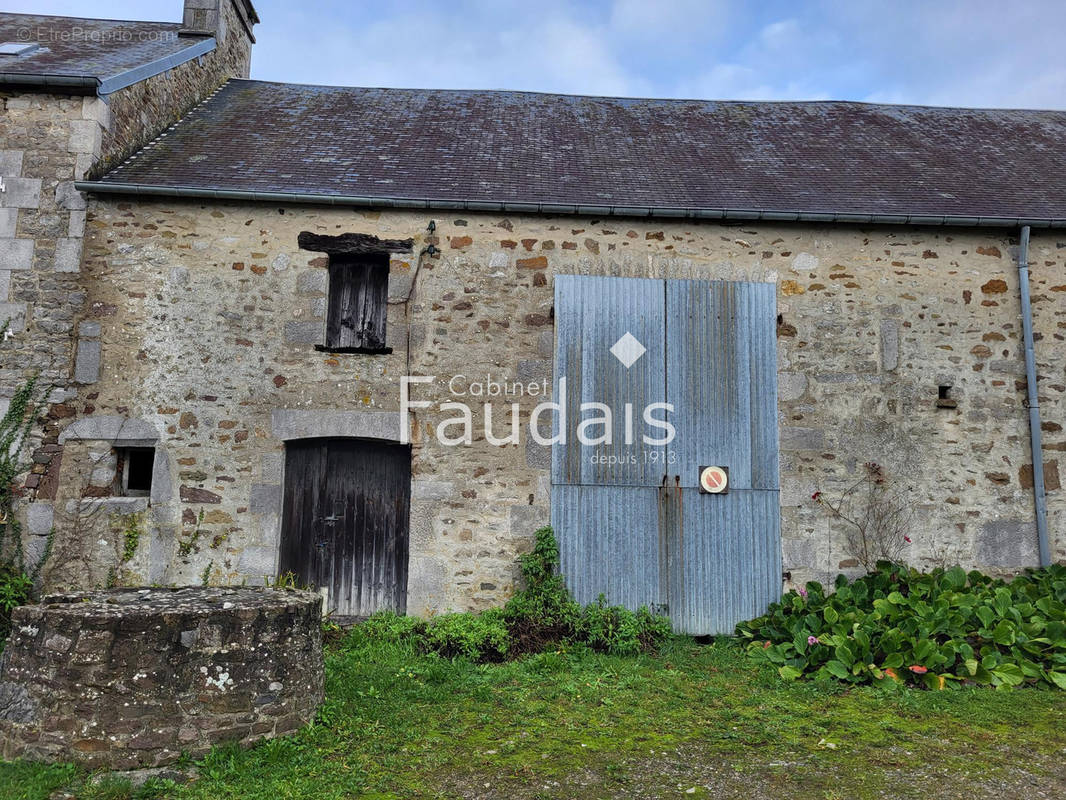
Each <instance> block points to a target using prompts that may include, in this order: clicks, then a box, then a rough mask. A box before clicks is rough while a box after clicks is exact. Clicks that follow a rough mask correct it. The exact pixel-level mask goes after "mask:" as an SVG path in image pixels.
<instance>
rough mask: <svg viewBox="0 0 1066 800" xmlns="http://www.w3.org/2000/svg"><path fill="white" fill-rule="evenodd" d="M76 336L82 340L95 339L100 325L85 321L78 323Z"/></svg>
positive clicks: (98, 334)
mask: <svg viewBox="0 0 1066 800" xmlns="http://www.w3.org/2000/svg"><path fill="white" fill-rule="evenodd" d="M78 336H80V337H82V338H83V339H95V338H97V337H99V336H100V323H99V322H93V321H91V320H85V321H83V322H79V323H78Z"/></svg>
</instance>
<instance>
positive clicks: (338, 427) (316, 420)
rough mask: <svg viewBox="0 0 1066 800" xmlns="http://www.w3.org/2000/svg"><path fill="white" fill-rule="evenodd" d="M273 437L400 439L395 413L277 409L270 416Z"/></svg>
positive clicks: (397, 416)
mask: <svg viewBox="0 0 1066 800" xmlns="http://www.w3.org/2000/svg"><path fill="white" fill-rule="evenodd" d="M271 424H272V428H273V431H274V435H275V436H276V437H277V438H278V439H281V440H283V441H286V440H289V439H309V438H319V437H327V436H350V437H355V438H363V439H384V440H388V441H399V440H400V414H399V412H396V411H333V410H323V411H316V410H305V409H287V408H279V409H276V410H275V411H274V412H273V413H272V414H271Z"/></svg>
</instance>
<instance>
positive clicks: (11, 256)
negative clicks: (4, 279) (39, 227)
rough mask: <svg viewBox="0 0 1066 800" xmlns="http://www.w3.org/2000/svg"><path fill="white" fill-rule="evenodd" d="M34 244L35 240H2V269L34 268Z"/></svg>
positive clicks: (0, 266)
mask: <svg viewBox="0 0 1066 800" xmlns="http://www.w3.org/2000/svg"><path fill="white" fill-rule="evenodd" d="M0 196H2V195H0ZM34 244H35V242H34V241H33V239H0V268H2V269H6V270H20V269H30V268H31V267H32V266H33V248H34Z"/></svg>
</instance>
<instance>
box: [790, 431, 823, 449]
mask: <svg viewBox="0 0 1066 800" xmlns="http://www.w3.org/2000/svg"><path fill="white" fill-rule="evenodd" d="M824 447H825V431H824V430H822V429H820V428H793V427H789V428H781V449H782V450H822V449H823V448H824Z"/></svg>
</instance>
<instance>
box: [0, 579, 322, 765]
mask: <svg viewBox="0 0 1066 800" xmlns="http://www.w3.org/2000/svg"><path fill="white" fill-rule="evenodd" d="M321 622H322V611H321V597H320V596H319V595H317V594H312V593H310V592H301V591H295V590H289V589H267V588H264V589H246V588H217V589H216V588H193V587H189V588H179V589H114V590H109V591H102V592H92V593H88V594H68V595H52V596H49V597H46V598H45V599H44V601H43V602H42V603H41V604H40V605H35V606H23V607H21V608H18V609H16V610H15V613H14V618H13V620H12V628H11V637H10V639H9V640H8V642H7V646H6V648H5V649H4V652H3V655H2V656H0V757H3V758H5V759H12V758H29V759H33V760H47V761H69V760H74V761H80V762H82V763H85V764H88V765H90V766H92V767H107V768H110V769H133V768H138V767H157V766H162V765H164V764H169V763H171V762H173V761H175V760H177V759H178V758H179V757H180V756H181V754H182V753H183V752H185V753H189V754H191V755H199V754H202V753H204V752H206V751H207V750H208V749H209V748H210V747H211V746H212V745H214V744H217V743H219V742H223V741H237V742H240V743H242V744H246V743H250V742H254V741H256V740H259V739H264V738H269V737H271V736H278V735H281V734H284V733H288V732H290V731H293V730H295V729H297V728H299V727H301V726H302V725H304V724H305V723H307V722H309V721H310V720H311V717H312V716H313V714H314V712H315V708H316V707H317V706H318V704H319V702H320V701H321V700H322V682H323V673H322V629H321Z"/></svg>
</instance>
